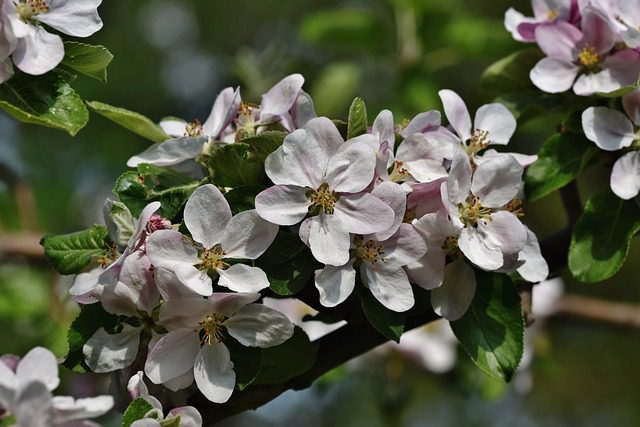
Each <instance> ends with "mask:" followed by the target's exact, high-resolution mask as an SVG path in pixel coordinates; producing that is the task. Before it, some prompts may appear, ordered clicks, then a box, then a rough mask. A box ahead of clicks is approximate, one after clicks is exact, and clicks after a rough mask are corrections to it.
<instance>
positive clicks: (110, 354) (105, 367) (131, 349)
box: [82, 324, 141, 373]
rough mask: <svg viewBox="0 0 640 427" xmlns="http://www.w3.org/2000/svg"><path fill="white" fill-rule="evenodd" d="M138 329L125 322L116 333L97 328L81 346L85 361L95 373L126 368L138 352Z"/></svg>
mask: <svg viewBox="0 0 640 427" xmlns="http://www.w3.org/2000/svg"><path fill="white" fill-rule="evenodd" d="M140 331H141V329H140V328H136V327H133V326H131V325H126V324H125V325H124V327H123V329H122V331H121V332H118V333H117V334H109V333H107V331H105V330H104V328H100V329H98V330H97V331H96V332H95V333H94V334H93V335H92V336H91V338H89V339H88V340H87V342H86V343H85V344H84V346H83V347H82V354H83V355H84V360H85V362H86V363H87V365H88V366H89V368H91V370H92V371H93V372H97V373H105V372H112V371H116V370H118V369H124V368H126V367H127V366H129V365H131V364H132V363H133V361H134V359H135V358H136V355H137V354H138V346H139V345H140Z"/></svg>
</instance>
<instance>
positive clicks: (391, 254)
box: [365, 224, 427, 267]
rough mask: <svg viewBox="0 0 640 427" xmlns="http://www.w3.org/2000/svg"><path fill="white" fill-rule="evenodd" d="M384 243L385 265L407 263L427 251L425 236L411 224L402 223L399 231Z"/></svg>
mask: <svg viewBox="0 0 640 427" xmlns="http://www.w3.org/2000/svg"><path fill="white" fill-rule="evenodd" d="M365 239H366V237H365ZM382 243H383V245H384V260H385V265H394V266H398V267H399V266H403V265H407V264H410V263H412V262H414V261H416V260H418V259H420V258H422V257H423V256H424V254H425V253H427V244H426V242H425V239H424V237H422V235H420V233H418V231H417V230H416V229H415V228H414V227H413V226H412V225H411V224H401V225H400V227H399V228H398V231H397V232H396V233H395V234H394V235H393V236H391V237H390V238H389V239H387V240H386V241H384V242H382Z"/></svg>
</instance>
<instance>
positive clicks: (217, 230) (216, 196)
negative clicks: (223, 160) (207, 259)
mask: <svg viewBox="0 0 640 427" xmlns="http://www.w3.org/2000/svg"><path fill="white" fill-rule="evenodd" d="M230 220H231V208H229V203H227V200H226V199H225V198H224V196H223V195H222V193H221V192H220V190H218V189H217V188H216V186H215V185H213V184H206V185H203V186H201V187H198V188H196V190H195V191H194V192H193V193H192V194H191V196H190V197H189V200H187V203H186V204H185V206H184V223H185V224H186V226H187V228H188V229H189V231H190V232H191V236H192V237H193V239H194V240H195V241H196V242H200V243H202V245H203V246H204V247H205V248H207V249H209V248H212V247H213V246H214V245H215V244H216V243H220V239H221V238H222V234H223V233H224V230H225V228H226V227H227V223H228V222H229V221H230Z"/></svg>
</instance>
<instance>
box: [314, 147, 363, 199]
mask: <svg viewBox="0 0 640 427" xmlns="http://www.w3.org/2000/svg"><path fill="white" fill-rule="evenodd" d="M375 168H376V154H375V152H374V151H373V150H371V148H370V147H368V146H367V145H365V144H358V143H354V142H349V143H346V144H343V145H342V147H340V149H338V152H337V153H336V154H335V155H334V156H333V157H331V158H330V159H329V165H328V166H327V172H326V175H325V178H324V181H325V182H327V183H328V184H329V186H330V187H331V189H332V190H335V191H337V192H339V193H357V192H359V191H362V190H364V189H365V188H366V187H367V186H368V185H369V184H371V181H372V180H373V174H374V172H375Z"/></svg>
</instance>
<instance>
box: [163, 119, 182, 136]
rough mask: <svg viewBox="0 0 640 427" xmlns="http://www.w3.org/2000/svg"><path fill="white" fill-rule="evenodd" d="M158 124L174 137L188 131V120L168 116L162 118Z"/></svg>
mask: <svg viewBox="0 0 640 427" xmlns="http://www.w3.org/2000/svg"><path fill="white" fill-rule="evenodd" d="M158 125H159V126H160V127H161V128H162V130H163V131H164V133H166V134H167V135H169V136H172V137H174V138H178V137H181V136H184V135H185V134H186V133H187V122H186V121H184V120H182V119H174V118H166V119H162V120H160V123H158Z"/></svg>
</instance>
